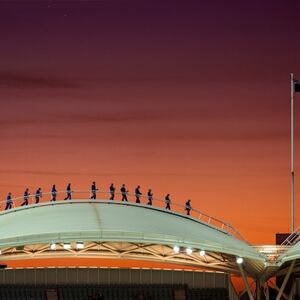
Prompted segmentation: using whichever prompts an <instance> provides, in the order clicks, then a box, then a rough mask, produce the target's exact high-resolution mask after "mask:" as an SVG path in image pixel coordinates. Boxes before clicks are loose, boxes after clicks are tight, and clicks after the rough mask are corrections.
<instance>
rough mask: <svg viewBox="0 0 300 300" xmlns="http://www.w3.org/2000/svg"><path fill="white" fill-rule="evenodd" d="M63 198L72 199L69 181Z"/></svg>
mask: <svg viewBox="0 0 300 300" xmlns="http://www.w3.org/2000/svg"><path fill="white" fill-rule="evenodd" d="M64 200H72V190H71V183H69V184H68V185H67V197H66V198H65V199H64Z"/></svg>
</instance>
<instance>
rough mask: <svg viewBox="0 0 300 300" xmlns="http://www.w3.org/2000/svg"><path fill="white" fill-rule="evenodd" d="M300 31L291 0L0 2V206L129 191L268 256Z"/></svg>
mask: <svg viewBox="0 0 300 300" xmlns="http://www.w3.org/2000/svg"><path fill="white" fill-rule="evenodd" d="M210 2H211V3H210ZM299 32H300V2H299V1H298V0H294V1H293V0H286V1H282V0H280V1H279V0H272V1H270V0H269V1H258V0H252V1H141V0H139V1H130V0H123V1H114V0H111V1H108V0H107V1H93V2H89V1H80V2H73V1H65V2H64V1H52V2H50V1H31V2H25V1H20V2H17V1H8V2H6V1H1V3H0V38H1V39H0V41H1V46H0V108H1V110H0V111H1V120H0V139H1V148H0V159H1V164H0V196H1V198H2V199H5V196H6V194H7V192H9V191H11V192H12V193H13V195H14V196H17V195H22V193H23V191H24V188H25V187H26V186H29V188H30V189H31V191H32V192H33V191H34V190H35V189H36V188H37V186H38V185H41V186H42V187H43V189H44V191H45V192H46V191H49V190H50V187H51V185H52V183H56V184H57V186H58V188H59V189H62V188H65V185H66V184H67V183H68V182H69V181H70V182H72V184H73V188H74V189H77V188H78V189H84V188H89V186H90V182H91V181H92V180H96V181H97V183H98V185H99V187H100V189H108V186H109V184H110V183H111V182H114V183H115V185H116V186H118V187H119V186H120V185H121V184H122V183H126V184H127V186H128V188H129V190H131V191H132V190H133V189H134V188H135V186H136V185H137V184H139V185H141V187H142V191H143V192H145V191H146V189H148V187H151V188H152V189H153V191H154V194H155V196H157V197H160V196H165V194H166V193H170V194H171V199H172V200H174V201H177V202H182V203H184V202H185V200H186V199H187V198H191V199H192V206H193V207H195V208H197V209H199V210H202V211H203V212H205V213H207V214H210V215H212V216H215V217H218V218H221V219H224V220H226V221H228V222H230V223H232V224H233V225H234V226H235V227H237V228H238V229H239V230H240V231H241V233H242V234H243V235H244V236H245V237H246V239H247V240H249V241H250V242H252V243H273V242H274V234H275V233H276V232H288V231H289V230H290V131H289V130H290V123H289V122H290V121H289V113H290V102H289V100H290V94H289V93H290V81H289V76H290V75H289V73H290V72H295V73H296V74H297V73H298V78H300V39H299ZM296 98H299V101H300V95H297V97H296ZM296 100H297V99H296ZM296 116H299V118H298V117H296V132H297V140H296V172H295V176H296V225H297V226H298V225H300V212H299V210H300V172H299V175H298V172H297V171H298V170H299V171H300V152H299V149H300V148H299V146H298V145H299V143H300V141H299V139H300V103H299V105H298V103H297V101H296ZM298 141H299V143H298Z"/></svg>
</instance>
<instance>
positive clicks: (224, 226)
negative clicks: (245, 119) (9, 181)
mask: <svg viewBox="0 0 300 300" xmlns="http://www.w3.org/2000/svg"><path fill="white" fill-rule="evenodd" d="M96 193H97V194H98V195H99V194H100V195H106V196H107V195H108V196H109V197H110V196H111V193H110V192H106V191H99V190H98V191H97V192H96ZM62 194H65V195H66V194H67V192H66V190H60V191H57V192H56V196H58V195H62ZM77 194H80V195H82V194H86V195H88V198H89V199H90V197H91V191H90V190H73V191H71V195H72V200H74V199H73V195H77ZM114 195H115V196H122V193H121V192H115V193H114ZM44 196H49V198H50V199H49V201H52V200H51V196H52V193H51V192H47V193H41V196H40V202H39V203H43V202H46V201H43V200H42V198H43V197H44ZM126 196H128V197H129V199H132V198H131V197H136V194H132V193H128V192H127V193H126ZM35 197H36V194H35V193H34V194H30V195H28V205H29V206H30V205H33V204H35ZM139 198H140V199H146V200H147V201H148V197H147V196H143V195H140V196H139ZM77 199H78V197H77ZM129 199H128V200H129ZM29 200H31V203H29V202H30V201H29ZM75 200H76V199H75ZM100 200H105V199H104V198H103V199H100ZM56 201H64V200H62V199H56ZM66 201H68V200H66ZM111 201H114V200H111ZM22 202H24V196H20V197H15V198H12V199H11V203H12V207H13V208H16V207H18V206H21V204H22ZM129 202H135V200H134V201H129ZM155 202H157V204H158V205H156V206H158V207H164V206H165V200H164V199H161V198H155V197H153V198H152V203H155ZM6 203H7V200H4V201H0V207H1V208H2V205H3V204H6ZM125 203H126V202H125ZM145 204H147V202H146V203H145ZM36 205H38V204H36ZM170 205H171V207H175V208H176V209H175V210H173V211H175V212H178V211H180V212H181V213H182V211H185V205H182V204H178V203H176V202H173V201H172V200H171V203H170ZM179 209H180V210H179ZM190 213H191V217H192V218H195V219H197V220H200V221H201V222H204V223H206V224H209V225H211V226H213V227H215V228H217V229H220V230H222V231H224V232H226V233H228V234H230V235H233V236H235V237H236V238H238V239H239V240H242V241H244V242H246V243H247V241H246V240H245V239H244V238H243V236H242V235H241V233H240V232H239V231H238V230H237V229H236V228H235V227H233V226H232V225H231V224H230V223H228V222H224V221H222V220H220V219H217V218H214V217H211V216H209V215H207V214H205V213H203V212H202V211H199V210H197V209H193V208H191V211H190Z"/></svg>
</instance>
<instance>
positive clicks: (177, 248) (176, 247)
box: [173, 245, 180, 253]
mask: <svg viewBox="0 0 300 300" xmlns="http://www.w3.org/2000/svg"><path fill="white" fill-rule="evenodd" d="M173 251H174V252H175V253H179V251H180V248H179V246H176V245H175V246H174V247H173Z"/></svg>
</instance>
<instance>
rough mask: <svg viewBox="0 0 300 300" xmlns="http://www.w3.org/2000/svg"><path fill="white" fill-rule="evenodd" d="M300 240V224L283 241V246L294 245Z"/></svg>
mask: <svg viewBox="0 0 300 300" xmlns="http://www.w3.org/2000/svg"><path fill="white" fill-rule="evenodd" d="M299 240H300V226H298V227H297V228H296V229H295V230H294V232H292V233H291V234H290V235H289V236H288V237H287V238H286V239H285V240H284V241H283V242H282V243H281V245H283V246H294V245H296V244H297V243H298V242H299Z"/></svg>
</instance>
